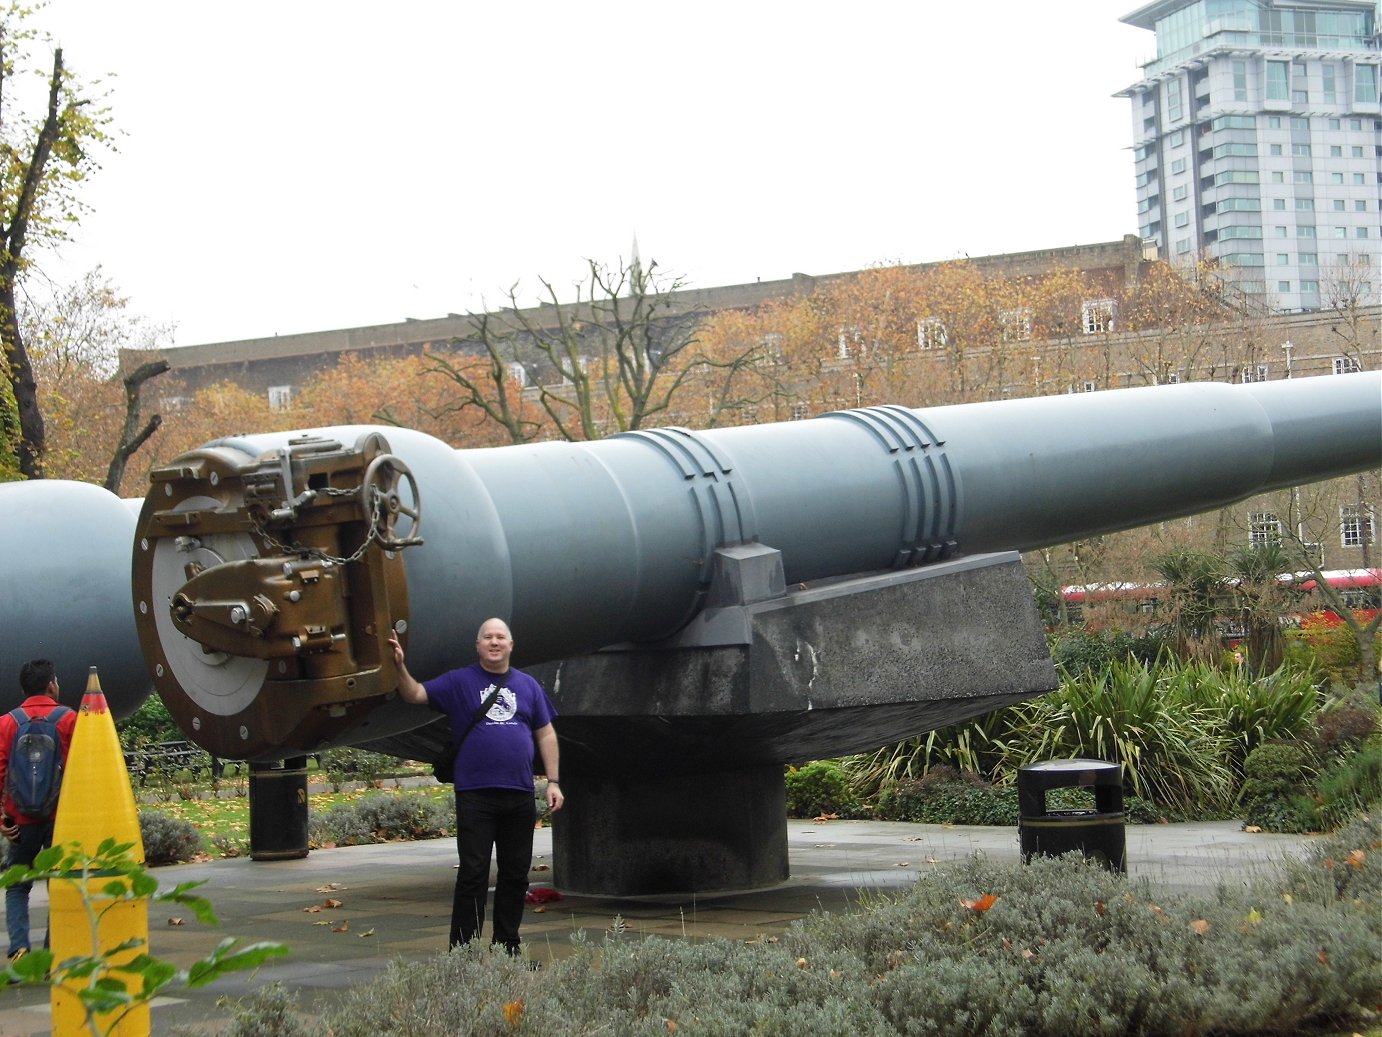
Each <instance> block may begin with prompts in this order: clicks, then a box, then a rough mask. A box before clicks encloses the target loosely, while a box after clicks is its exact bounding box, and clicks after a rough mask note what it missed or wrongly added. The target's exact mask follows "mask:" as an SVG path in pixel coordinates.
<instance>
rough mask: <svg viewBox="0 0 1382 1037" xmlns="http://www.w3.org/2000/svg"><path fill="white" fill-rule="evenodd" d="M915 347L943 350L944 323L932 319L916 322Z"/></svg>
mask: <svg viewBox="0 0 1382 1037" xmlns="http://www.w3.org/2000/svg"><path fill="white" fill-rule="evenodd" d="M917 345H918V346H919V347H920V348H922V349H944V348H945V324H944V322H943V321H939V320H937V319H936V318H934V317H928V318H927V319H926V320H919V321H917Z"/></svg>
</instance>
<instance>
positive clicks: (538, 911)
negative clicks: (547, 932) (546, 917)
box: [533, 905, 547, 915]
mask: <svg viewBox="0 0 1382 1037" xmlns="http://www.w3.org/2000/svg"><path fill="white" fill-rule="evenodd" d="M546 910H547V909H546V908H545V907H542V906H541V905H539V906H537V907H535V908H533V914H535V915H540V914H543V913H544V912H545V911H546Z"/></svg>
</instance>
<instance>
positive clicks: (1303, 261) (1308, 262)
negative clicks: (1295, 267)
mask: <svg viewBox="0 0 1382 1037" xmlns="http://www.w3.org/2000/svg"><path fill="white" fill-rule="evenodd" d="M1300 265H1301V266H1319V265H1320V254H1319V253H1318V252H1302V253H1301V254H1300Z"/></svg>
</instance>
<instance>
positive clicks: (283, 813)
mask: <svg viewBox="0 0 1382 1037" xmlns="http://www.w3.org/2000/svg"><path fill="white" fill-rule="evenodd" d="M249 784H250V796H249V799H250V859H251V860H256V861H283V860H293V859H296V858H298V857H306V856H307V757H305V756H294V757H292V758H290V759H287V760H283V761H281V762H278V763H252V764H250V782H249Z"/></svg>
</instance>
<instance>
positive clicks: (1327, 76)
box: [1320, 61, 1337, 104]
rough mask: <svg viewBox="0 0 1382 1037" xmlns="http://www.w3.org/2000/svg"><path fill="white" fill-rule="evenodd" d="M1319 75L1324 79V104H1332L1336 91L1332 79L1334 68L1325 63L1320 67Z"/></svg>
mask: <svg viewBox="0 0 1382 1037" xmlns="http://www.w3.org/2000/svg"><path fill="white" fill-rule="evenodd" d="M1320 75H1321V77H1322V78H1323V79H1324V103H1325V104H1333V103H1334V102H1335V91H1336V89H1337V87H1336V85H1335V79H1334V66H1333V65H1331V64H1330V63H1329V62H1328V61H1326V62H1325V63H1324V64H1323V65H1321V66H1320Z"/></svg>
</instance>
